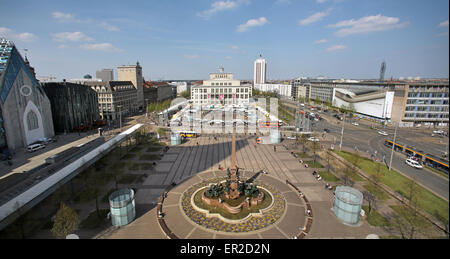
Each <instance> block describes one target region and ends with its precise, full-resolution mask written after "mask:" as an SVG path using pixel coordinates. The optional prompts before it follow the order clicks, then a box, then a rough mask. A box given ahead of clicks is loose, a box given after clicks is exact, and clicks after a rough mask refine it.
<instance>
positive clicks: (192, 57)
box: [184, 55, 198, 59]
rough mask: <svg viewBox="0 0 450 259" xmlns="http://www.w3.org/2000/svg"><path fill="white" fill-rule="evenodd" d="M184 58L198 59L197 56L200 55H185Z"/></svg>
mask: <svg viewBox="0 0 450 259" xmlns="http://www.w3.org/2000/svg"><path fill="white" fill-rule="evenodd" d="M184 58H186V59H196V58H198V55H184Z"/></svg>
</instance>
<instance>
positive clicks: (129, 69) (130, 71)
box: [117, 62, 144, 109]
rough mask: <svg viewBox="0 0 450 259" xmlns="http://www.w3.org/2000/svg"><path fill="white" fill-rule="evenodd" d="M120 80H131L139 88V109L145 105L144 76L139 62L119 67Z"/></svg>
mask: <svg viewBox="0 0 450 259" xmlns="http://www.w3.org/2000/svg"><path fill="white" fill-rule="evenodd" d="M117 76H118V80H119V81H131V82H132V83H133V85H134V87H135V88H136V89H137V105H138V108H139V109H142V108H143V107H144V78H143V77H142V67H141V66H140V65H139V62H136V65H133V66H119V67H117Z"/></svg>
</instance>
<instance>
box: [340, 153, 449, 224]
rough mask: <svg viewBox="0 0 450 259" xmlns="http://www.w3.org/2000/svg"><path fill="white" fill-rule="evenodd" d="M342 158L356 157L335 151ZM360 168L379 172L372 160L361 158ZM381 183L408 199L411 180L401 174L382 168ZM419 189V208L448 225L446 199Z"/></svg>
mask: <svg viewBox="0 0 450 259" xmlns="http://www.w3.org/2000/svg"><path fill="white" fill-rule="evenodd" d="M334 152H335V153H337V154H338V155H340V156H341V157H343V158H344V159H345V160H347V161H352V157H354V156H355V155H354V154H351V153H348V152H345V151H342V152H341V151H334ZM358 167H359V168H360V169H362V170H363V171H364V172H366V173H367V174H369V175H375V174H376V170H377V163H375V162H373V161H372V160H370V159H367V158H364V157H360V159H359V163H358ZM381 175H382V176H381V182H382V183H384V184H385V185H387V186H388V187H389V188H391V189H392V190H393V191H395V192H397V193H399V194H402V195H403V196H405V198H408V197H407V195H404V194H406V193H408V183H410V180H409V178H407V177H405V176H403V175H402V174H400V173H399V172H397V171H395V170H391V171H389V170H388V169H387V168H386V166H382V167H381ZM418 189H419V191H420V193H421V194H420V195H421V199H420V202H419V206H420V207H421V208H422V209H423V210H425V211H427V212H428V213H430V214H431V215H434V216H435V217H437V218H443V219H444V221H445V223H446V224H448V222H449V204H448V202H447V201H445V200H444V199H441V198H440V197H438V196H436V195H435V194H433V193H432V192H430V191H428V190H427V189H425V188H423V187H422V186H420V185H419V186H418Z"/></svg>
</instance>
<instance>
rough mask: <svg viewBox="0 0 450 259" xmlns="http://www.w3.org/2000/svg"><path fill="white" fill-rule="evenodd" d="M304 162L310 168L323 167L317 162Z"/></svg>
mask: <svg viewBox="0 0 450 259" xmlns="http://www.w3.org/2000/svg"><path fill="white" fill-rule="evenodd" d="M305 164H308V166H309V167H310V168H324V167H323V165H322V164H321V163H319V162H317V161H316V162H314V161H312V160H311V161H305Z"/></svg>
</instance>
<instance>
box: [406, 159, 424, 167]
mask: <svg viewBox="0 0 450 259" xmlns="http://www.w3.org/2000/svg"><path fill="white" fill-rule="evenodd" d="M405 162H406V164H407V165H409V166H412V167H414V168H417V169H422V168H423V166H422V165H421V164H419V163H418V162H417V161H414V160H412V159H406V161H405Z"/></svg>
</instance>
